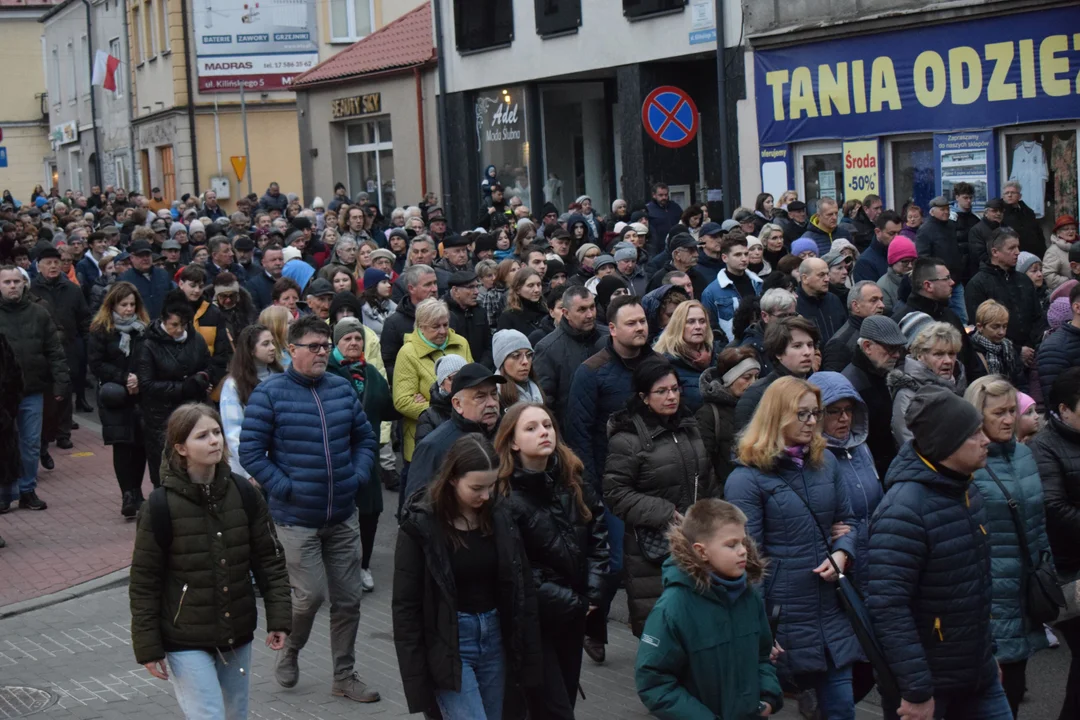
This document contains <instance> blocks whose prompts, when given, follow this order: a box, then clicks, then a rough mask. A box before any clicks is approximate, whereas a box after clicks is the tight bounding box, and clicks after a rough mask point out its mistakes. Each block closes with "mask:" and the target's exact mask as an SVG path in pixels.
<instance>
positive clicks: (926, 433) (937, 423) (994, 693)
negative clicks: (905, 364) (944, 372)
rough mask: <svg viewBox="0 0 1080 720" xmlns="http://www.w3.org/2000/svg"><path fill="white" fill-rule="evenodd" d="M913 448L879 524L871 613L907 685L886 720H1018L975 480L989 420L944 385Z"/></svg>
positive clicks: (895, 471)
mask: <svg viewBox="0 0 1080 720" xmlns="http://www.w3.org/2000/svg"><path fill="white" fill-rule="evenodd" d="M905 421H906V422H907V425H908V427H909V428H910V429H911V432H912V435H913V439H912V441H911V442H908V443H905V444H904V446H903V447H902V448H900V452H899V455H898V456H897V458H896V460H895V461H894V462H893V464H892V465H891V466H890V467H889V472H888V475H886V477H885V497H884V498H883V499H882V501H881V504H880V505H878V508H877V511H876V512H875V513H874V517H873V520H872V522H871V524H870V550H869V562H868V567H869V568H870V582H869V592H868V594H867V601H866V605H867V610H868V611H869V613H870V620H871V622H872V625H873V628H874V633H875V635H876V637H877V641H878V643H879V644H880V645H881V649H882V652H883V653H884V656H885V660H886V662H888V664H889V667H890V668H891V670H892V672H893V674H894V675H895V677H896V681H897V684H898V686H899V691H900V697H887V698H882V707H883V708H884V709H885V710H886V716H887V717H895V716H896V713H897V712H898V711H899V713H900V714H901V715H902V716H903V717H907V718H918V719H919V720H923V719H924V718H925V719H927V720H928V719H929V718H932V717H951V716H952V715H954V714H956V715H966V716H969V717H979V718H995V719H996V718H1011V717H1012V712H1011V711H1010V709H1009V704H1008V701H1007V700H1006V698H1005V691H1004V690H1003V689H1002V687H1001V682H1000V680H999V679H998V667H997V663H996V661H995V660H994V641H993V638H992V636H991V633H990V609H991V585H990V582H991V571H990V545H989V542H988V539H987V536H986V533H985V532H979V531H978V528H980V527H982V528H985V527H986V525H987V523H988V520H987V516H986V511H985V509H984V507H983V499H982V495H981V494H980V493H979V492H978V490H976V489H974V488H972V487H971V478H972V474H973V473H974V472H975V471H976V470H978V469H979V468H981V467H983V466H985V465H986V457H987V447H988V446H989V440H988V439H987V437H986V435H985V434H984V433H983V430H982V424H983V417H982V413H981V412H979V411H978V410H976V409H975V408H974V407H973V406H972V405H971V404H970V403H968V402H966V401H965V400H964V399H963V398H961V397H959V396H957V395H955V394H953V393H952V392H950V391H949V390H946V389H943V388H939V387H936V386H926V387H923V388H921V389H920V390H919V391H918V392H917V393H916V394H915V397H914V398H913V399H912V401H911V405H910V407H909V408H908V411H907V413H906V416H905Z"/></svg>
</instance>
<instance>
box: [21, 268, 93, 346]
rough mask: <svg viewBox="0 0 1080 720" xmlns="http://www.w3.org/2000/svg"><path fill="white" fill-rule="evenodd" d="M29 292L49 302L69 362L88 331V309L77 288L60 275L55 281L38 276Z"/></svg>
mask: <svg viewBox="0 0 1080 720" xmlns="http://www.w3.org/2000/svg"><path fill="white" fill-rule="evenodd" d="M30 292H32V293H34V294H35V295H37V296H38V297H40V298H44V299H45V300H48V301H49V305H51V306H52V309H53V316H54V317H55V318H56V322H57V324H58V325H59V326H60V331H61V333H62V334H63V336H64V350H65V352H67V353H68V358H69V360H70V359H71V358H73V357H74V356H73V354H72V353H73V352H75V343H76V342H77V341H78V339H79V338H85V337H86V335H87V333H88V332H89V330H90V308H89V307H88V306H87V304H86V297H85V296H84V295H83V293H82V290H80V289H79V286H78V285H76V284H75V283H73V282H71V281H70V280H68V279H67V277H66V276H64V275H61V276H60V277H58V278H56V279H55V280H52V281H49V280H46V279H45V277H44V276H42V275H38V276H37V277H36V278H34V281H33V282H32V283H30Z"/></svg>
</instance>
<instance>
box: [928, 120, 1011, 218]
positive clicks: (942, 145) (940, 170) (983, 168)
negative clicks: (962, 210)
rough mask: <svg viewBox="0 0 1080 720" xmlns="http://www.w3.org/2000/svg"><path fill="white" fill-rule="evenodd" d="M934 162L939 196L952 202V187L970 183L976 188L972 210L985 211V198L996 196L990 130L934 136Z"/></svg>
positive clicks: (995, 157)
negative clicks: (959, 183)
mask: <svg viewBox="0 0 1080 720" xmlns="http://www.w3.org/2000/svg"><path fill="white" fill-rule="evenodd" d="M934 160H935V162H936V163H937V177H938V188H937V189H938V193H939V194H941V195H944V196H945V197H947V198H948V199H949V200H952V199H953V198H954V195H953V186H954V185H956V183H958V182H966V183H969V184H970V185H971V186H972V187H973V188H975V201H974V203H973V204H972V209H973V210H975V211H980V210H982V209H983V208H985V207H986V200H987V198H990V197H994V196H996V195H997V182H996V178H997V162H996V160H997V154H996V153H995V152H994V133H993V131H992V130H972V131H970V132H959V133H949V134H942V135H934Z"/></svg>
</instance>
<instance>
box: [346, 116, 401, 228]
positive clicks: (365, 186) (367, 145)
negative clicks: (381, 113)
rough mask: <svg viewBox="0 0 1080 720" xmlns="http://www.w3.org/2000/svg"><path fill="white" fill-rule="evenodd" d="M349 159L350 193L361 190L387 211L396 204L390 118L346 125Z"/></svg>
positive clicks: (351, 194)
mask: <svg viewBox="0 0 1080 720" xmlns="http://www.w3.org/2000/svg"><path fill="white" fill-rule="evenodd" d="M345 135H346V148H345V152H346V153H348V158H349V195H350V196H351V197H356V196H357V195H359V194H360V193H361V192H366V193H367V194H368V199H369V200H373V201H374V202H375V203H377V204H378V206H379V209H380V210H382V212H383V213H384V214H387V215H388V214H389V213H390V210H392V209H393V208H395V207H397V184H396V182H395V180H394V145H393V143H392V142H391V140H392V135H391V130H390V119H389V118H378V119H374V120H365V121H364V122H359V123H353V124H351V125H349V126H347V127H346V129H345Z"/></svg>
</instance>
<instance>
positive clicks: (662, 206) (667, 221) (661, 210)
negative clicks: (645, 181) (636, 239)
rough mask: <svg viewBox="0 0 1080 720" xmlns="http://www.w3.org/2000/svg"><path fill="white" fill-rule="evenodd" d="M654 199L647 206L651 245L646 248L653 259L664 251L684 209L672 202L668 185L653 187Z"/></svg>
mask: <svg viewBox="0 0 1080 720" xmlns="http://www.w3.org/2000/svg"><path fill="white" fill-rule="evenodd" d="M652 197H653V199H652V200H650V201H649V204H648V205H646V206H645V211H646V212H647V213H648V216H649V244H648V247H647V248H646V249H647V250H648V251H649V256H650V257H653V256H656V255H658V254H659V253H660V252H661V251H663V249H664V246H665V243H666V241H667V236H668V233H669V232H670V231H671V228H673V227H675V226H676V225H678V224H679V219H680V218H681V217H682V208H681V207H679V203H677V202H673V201H672V200H671V191H670V190H669V189H668V186H667V184H666V183H662V182H658V183H656V184H654V185H653V187H652Z"/></svg>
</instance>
